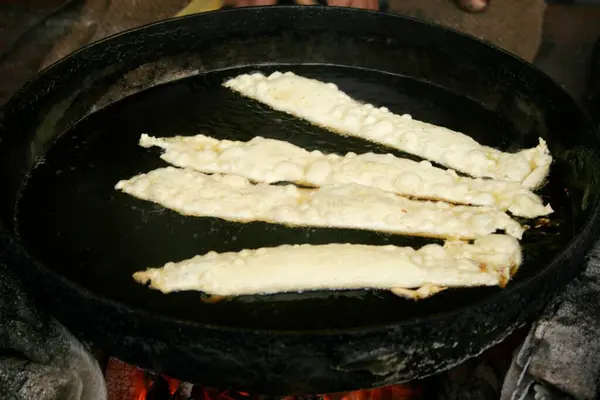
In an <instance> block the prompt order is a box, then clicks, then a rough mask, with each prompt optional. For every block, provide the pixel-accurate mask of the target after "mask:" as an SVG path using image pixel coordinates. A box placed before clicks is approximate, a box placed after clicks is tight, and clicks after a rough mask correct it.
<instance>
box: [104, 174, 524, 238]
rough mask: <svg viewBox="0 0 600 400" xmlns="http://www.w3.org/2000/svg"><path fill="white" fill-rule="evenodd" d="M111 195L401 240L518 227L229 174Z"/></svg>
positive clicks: (126, 188) (370, 193)
mask: <svg viewBox="0 0 600 400" xmlns="http://www.w3.org/2000/svg"><path fill="white" fill-rule="evenodd" d="M116 189H118V190H121V191H123V192H125V193H128V194H130V195H132V196H134V197H137V198H139V199H142V200H148V201H151V202H154V203H157V204H160V205H162V206H163V207H166V208H169V209H172V210H175V211H177V212H179V213H181V214H184V215H191V216H198V217H215V218H222V219H225V220H230V221H238V222H250V221H264V222H270V223H275V224H285V225H291V226H312V227H331V228H351V229H365V230H374V231H383V232H389V233H395V234H402V235H416V236H425V237H437V238H460V239H476V238H478V237H481V236H485V235H487V234H490V233H493V232H495V231H496V230H504V231H506V233H508V234H509V235H511V236H514V237H516V238H521V236H522V234H523V227H522V226H521V225H520V224H519V223H517V222H516V221H514V220H513V219H511V218H510V217H509V216H508V215H507V214H506V213H503V212H501V211H498V210H494V209H491V208H487V207H471V206H454V205H451V204H448V203H443V202H431V201H416V200H410V199H407V198H404V197H400V196H397V195H396V194H394V193H390V192H386V191H384V190H380V189H376V188H371V187H367V186H361V185H356V184H340V185H325V186H322V187H320V188H318V189H300V188H297V187H296V186H293V185H287V186H278V185H267V184H256V185H254V184H252V183H251V182H250V181H248V180H247V179H246V178H243V177H240V176H236V175H217V174H213V175H206V174H203V173H200V172H197V171H194V170H190V169H178V168H173V167H166V168H159V169H156V170H154V171H150V172H148V173H146V174H141V175H138V176H135V177H133V178H131V179H129V180H124V181H120V182H119V183H117V185H116Z"/></svg>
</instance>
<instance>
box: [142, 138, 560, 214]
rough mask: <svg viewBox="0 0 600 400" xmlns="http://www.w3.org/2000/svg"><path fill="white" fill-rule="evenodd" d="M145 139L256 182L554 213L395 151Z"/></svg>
mask: <svg viewBox="0 0 600 400" xmlns="http://www.w3.org/2000/svg"><path fill="white" fill-rule="evenodd" d="M139 143H140V145H141V146H143V147H152V146H158V147H160V148H162V149H164V150H165V152H164V153H163V154H162V155H161V158H162V159H164V160H165V161H167V162H168V163H170V164H173V165H175V166H177V167H182V168H192V169H195V170H197V171H200V172H207V173H222V174H235V175H240V176H243V177H245V178H248V179H250V180H252V181H254V182H265V183H273V182H283V181H287V182H295V183H299V184H303V185H308V186H322V185H329V184H338V183H356V184H360V185H365V186H372V187H375V188H379V189H383V190H386V191H389V192H394V193H398V194H401V195H405V196H412V197H417V198H424V199H435V200H443V201H449V202H452V203H458V204H471V205H478V206H489V207H493V208H496V209H499V210H502V211H506V210H508V211H510V212H511V213H512V214H513V215H517V216H520V217H527V218H534V217H539V216H541V215H548V214H550V213H552V207H550V205H546V206H544V204H543V203H542V200H541V198H540V197H539V196H537V195H536V194H534V193H533V192H531V191H530V190H528V189H526V188H524V187H523V186H522V185H521V184H519V183H518V182H511V181H497V180H492V179H480V178H467V177H462V176H459V175H457V174H456V172H455V171H453V170H444V169H441V168H437V167H434V166H433V165H431V163H430V162H429V161H421V162H416V161H413V160H409V159H406V158H398V157H395V156H394V155H392V154H374V153H366V154H359V155H357V154H354V153H348V154H346V155H345V156H343V157H341V156H338V155H336V154H327V155H326V154H323V153H321V152H320V151H318V150H315V151H312V152H309V151H307V150H305V149H303V148H301V147H298V146H295V145H293V144H291V143H288V142H284V141H281V140H274V139H265V138H262V137H255V138H253V139H252V140H250V141H248V142H240V141H231V140H217V139H215V138H212V137H209V136H205V135H196V136H176V137H170V138H155V137H152V136H148V135H146V134H142V135H141V137H140V142H139Z"/></svg>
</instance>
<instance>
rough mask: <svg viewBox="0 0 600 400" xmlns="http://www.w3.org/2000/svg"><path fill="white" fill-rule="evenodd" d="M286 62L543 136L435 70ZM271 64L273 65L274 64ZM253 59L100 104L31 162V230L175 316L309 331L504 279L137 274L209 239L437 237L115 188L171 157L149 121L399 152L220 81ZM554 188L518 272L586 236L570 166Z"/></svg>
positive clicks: (494, 132)
mask: <svg viewBox="0 0 600 400" xmlns="http://www.w3.org/2000/svg"><path fill="white" fill-rule="evenodd" d="M277 69H279V70H281V71H285V70H292V71H294V72H296V73H298V74H301V75H305V76H309V77H314V78H317V79H320V80H323V81H329V82H334V83H336V84H338V85H339V87H340V88H341V89H342V90H344V91H346V92H347V93H348V94H349V95H351V96H353V97H355V98H357V99H360V100H363V101H366V102H370V103H373V104H376V105H379V106H386V107H388V108H389V109H390V110H391V111H392V112H395V113H400V114H402V113H409V114H411V115H413V117H414V118H417V119H421V120H424V121H427V122H431V123H434V124H438V125H442V126H446V127H449V128H451V129H455V130H458V131H461V132H465V133H467V134H469V135H472V136H473V137H474V138H476V139H477V140H479V141H480V142H482V143H484V144H487V145H491V146H496V147H499V148H501V149H506V150H511V151H512V150H516V149H518V148H520V147H522V146H534V145H535V144H536V142H537V138H535V137H527V138H525V139H524V137H523V136H522V135H520V134H519V133H518V132H515V131H514V129H513V127H512V125H511V124H510V121H507V120H504V119H501V118H500V117H499V116H498V115H497V114H495V113H493V112H491V111H489V110H486V109H484V108H483V107H481V106H480V105H479V104H477V103H476V102H474V101H472V100H470V99H467V98H464V97H461V96H458V95H456V94H454V93H451V92H448V91H445V90H443V89H441V88H439V87H435V86H432V85H429V84H426V83H423V82H418V81H414V80H411V79H408V78H405V77H399V76H394V75H388V74H382V73H378V72H374V71H365V70H358V69H350V68H343V67H333V66H302V67H299V66H295V67H287V66H286V67H279V68H277ZM260 70H261V71H262V72H266V73H268V72H271V71H273V70H275V68H260ZM248 71H251V69H248V68H244V69H236V70H227V71H220V72H213V73H209V74H206V75H203V76H198V77H194V78H188V79H185V80H182V81H179V82H174V83H171V84H168V85H164V86H160V87H156V88H153V89H150V90H147V91H145V92H143V93H139V94H137V95H134V96H131V97H129V98H127V99H125V100H123V101H120V102H118V103H116V104H113V105H112V106H109V107H107V108H106V109H104V110H101V111H99V112H97V113H95V114H93V115H91V116H90V117H88V118H87V119H85V120H84V121H82V122H81V123H80V124H78V125H77V126H76V127H75V128H74V129H72V130H71V131H70V132H67V133H66V134H64V135H63V136H61V137H60V138H59V139H58V140H57V141H56V143H55V144H54V145H53V146H52V147H51V148H50V150H49V151H48V152H47V154H46V155H45V157H44V161H43V162H42V163H40V164H39V165H38V166H37V167H36V168H35V169H34V170H33V171H32V173H31V176H30V178H29V180H28V182H27V185H26V186H25V187H24V189H23V192H22V196H21V200H20V202H19V206H18V209H17V215H16V220H17V222H18V234H19V235H20V238H21V240H22V241H23V242H24V243H25V245H26V246H27V248H28V249H29V250H30V252H31V253H32V254H33V255H34V256H35V257H37V258H38V259H39V260H40V261H42V262H44V263H45V264H46V265H48V266H50V267H51V268H53V269H55V270H56V271H58V272H59V273H61V274H64V275H65V276H67V277H68V278H69V279H71V280H73V281H75V282H77V283H79V284H81V285H82V286H84V287H86V288H88V289H90V290H92V291H93V292H95V293H97V294H100V295H102V296H106V297H109V298H112V299H115V300H118V301H121V302H123V303H125V304H128V305H131V306H136V307H140V308H143V309H146V310H148V311H153V312H157V313H160V314H163V315H167V316H174V317H178V318H182V319H186V320H193V321H199V322H203V323H211V324H220V325H227V326H239V327H253V328H265V329H299V330H304V329H327V328H346V327H360V326H366V325H374V324H382V323H390V322H400V321H402V320H407V319H410V318H414V317H416V316H426V315H431V314H436V313H441V312H447V311H450V310H454V309H456V308H457V307H461V306H464V305H468V304H470V303H472V302H473V301H476V300H478V299H483V298H485V297H487V296H489V295H492V294H494V293H496V292H498V291H499V290H501V289H499V288H475V289H461V290H448V291H446V292H443V293H441V294H439V295H436V296H434V297H433V298H431V299H427V300H424V301H419V302H413V301H407V300H404V299H401V298H398V297H396V296H393V295H391V294H389V293H388V292H385V291H351V292H313V293H302V294H281V295H275V296H244V297H240V298H237V299H234V300H231V301H224V302H221V303H217V304H205V303H203V302H201V301H200V294H199V293H197V292H183V293H174V294H169V295H164V294H162V293H160V292H157V291H153V290H150V289H148V288H146V287H144V286H141V285H138V284H137V283H135V282H134V281H133V279H132V278H131V274H132V273H133V272H135V271H138V270H141V269H145V268H146V267H154V266H161V265H162V264H164V263H166V262H168V261H178V260H183V259H186V258H190V257H192V256H194V255H196V254H204V253H206V252H208V251H210V250H214V251H217V252H225V251H238V250H241V249H243V248H258V247H264V246H276V245H279V244H293V243H311V244H319V243H344V242H348V243H366V244H377V245H380V244H381V245H382V244H394V245H398V246H416V247H418V246H421V245H423V244H425V243H427V242H429V240H427V239H421V238H409V237H402V236H394V235H387V234H380V233H375V232H366V231H355V230H338V229H298V228H289V227H284V226H278V225H269V224H265V223H258V222H257V223H249V224H238V223H230V222H226V221H221V220H218V219H213V218H193V217H184V216H181V215H179V214H177V213H175V212H172V211H170V210H166V209H164V208H162V207H160V206H158V205H154V204H152V203H149V202H145V201H141V200H137V199H135V198H133V197H130V196H128V195H125V194H123V193H120V192H117V191H116V190H114V185H115V184H116V182H117V181H119V180H121V179H127V178H130V177H132V176H134V175H137V174H139V173H143V172H148V171H150V170H152V169H155V168H159V167H162V166H165V165H166V163H165V162H163V161H162V160H161V159H160V158H159V154H160V152H159V151H158V150H156V149H144V148H141V147H139V146H138V145H137V141H138V139H139V137H140V134H142V133H148V134H150V135H153V136H175V135H195V134H198V133H203V134H207V135H210V136H214V137H216V138H221V139H230V140H244V141H245V140H249V139H251V138H252V137H254V136H263V137H269V138H276V139H282V140H287V141H290V142H292V143H294V144H297V145H300V146H302V147H305V148H307V149H309V150H313V149H319V150H322V151H325V152H336V153H340V154H343V153H346V152H348V151H354V152H357V153H363V152H367V151H374V152H381V153H385V152H392V153H395V154H400V153H398V152H394V151H390V150H389V149H386V148H384V147H382V146H378V145H375V144H371V143H368V142H365V141H362V140H358V139H353V138H344V137H342V136H339V135H336V134H332V133H330V132H328V131H326V130H323V129H320V128H318V127H315V126H312V125H310V124H308V123H306V122H303V121H301V120H298V119H296V118H293V117H291V116H288V115H285V114H283V113H279V112H275V111H273V110H271V109H269V108H268V107H266V106H263V105H261V104H259V103H257V102H255V101H251V100H248V99H244V98H242V97H241V96H239V95H237V94H235V93H233V92H230V91H229V90H227V89H225V88H222V87H221V83H222V82H223V81H224V80H226V79H227V78H230V77H233V76H235V75H237V74H240V73H245V72H248ZM542 194H543V195H544V197H545V200H547V201H548V200H550V201H551V204H552V206H553V208H554V209H555V210H556V211H555V213H554V214H553V215H552V216H551V221H552V222H553V224H552V225H551V226H546V227H543V228H538V229H532V230H530V231H528V232H527V233H526V234H525V237H524V239H523V241H522V243H523V245H524V251H525V257H526V263H525V265H524V266H523V267H522V269H521V271H519V273H518V274H517V276H516V278H515V280H514V281H513V283H511V284H514V283H515V282H517V281H520V280H523V279H527V278H528V277H531V276H533V275H535V274H536V273H538V272H539V271H540V270H541V269H542V268H543V266H544V263H545V262H547V261H549V260H550V259H552V257H554V256H555V255H556V253H557V252H558V251H559V250H560V249H561V248H562V247H563V246H564V245H565V244H566V243H567V242H568V241H569V240H570V239H571V238H572V237H573V234H574V228H573V226H572V224H571V223H570V222H567V221H569V219H568V217H569V216H570V214H571V211H570V205H569V201H568V198H567V196H566V193H565V191H564V188H563V186H562V184H561V179H560V174H558V173H554V172H553V173H552V174H551V177H550V182H549V183H548V184H547V185H546V186H545V188H544V189H543V191H542ZM526 223H528V222H526ZM325 267H326V266H324V268H325ZM509 286H510V285H509Z"/></svg>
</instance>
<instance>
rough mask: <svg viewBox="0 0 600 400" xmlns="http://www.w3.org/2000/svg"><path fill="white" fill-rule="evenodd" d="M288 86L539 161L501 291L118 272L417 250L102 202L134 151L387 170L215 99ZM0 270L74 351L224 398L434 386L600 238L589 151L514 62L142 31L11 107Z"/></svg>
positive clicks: (572, 124)
mask: <svg viewBox="0 0 600 400" xmlns="http://www.w3.org/2000/svg"><path fill="white" fill-rule="evenodd" d="M252 70H260V71H265V72H269V71H273V70H292V71H295V72H298V73H301V74H304V75H307V76H312V77H317V78H319V79H323V80H327V81H333V82H336V83H337V84H339V86H340V87H341V88H342V89H343V90H345V91H347V92H348V93H350V94H351V95H353V96H355V97H357V98H359V99H362V100H365V101H368V102H373V103H376V104H379V105H382V106H387V107H389V108H390V109H391V110H393V111H396V112H408V113H411V114H412V115H413V116H414V117H416V118H419V119H423V120H426V121H429V122H432V123H436V124H440V125H445V126H448V127H450V128H454V129H457V130H460V131H463V132H466V133H468V134H470V135H472V136H473V137H475V138H476V139H478V140H480V141H481V142H483V143H486V144H489V145H492V146H497V147H499V148H502V149H506V150H517V149H519V148H522V147H526V146H533V145H535V143H536V140H537V137H538V136H541V137H543V138H545V139H546V140H547V141H548V144H549V146H550V149H551V151H552V153H553V155H554V156H555V157H556V162H555V164H554V165H553V167H552V173H551V176H550V179H549V182H548V184H547V185H546V186H545V187H544V189H543V191H542V194H543V196H544V198H545V199H546V200H548V201H550V202H551V203H552V206H553V207H554V208H555V210H556V212H555V214H553V216H552V218H551V221H552V223H551V224H550V225H549V226H545V227H542V228H532V229H531V230H530V231H528V233H527V234H526V235H525V238H524V240H523V245H524V249H525V254H526V263H525V265H524V266H523V268H522V269H521V271H520V272H519V273H518V275H517V276H516V278H515V279H514V281H512V282H511V283H510V284H509V285H508V287H507V288H505V289H499V288H486V289H469V290H448V291H446V292H444V293H441V294H439V295H437V296H435V297H433V298H431V299H428V300H424V301H420V302H411V301H407V300H403V299H400V298H397V297H394V296H392V295H391V294H389V293H386V292H380V291H353V292H340V293H330V292H319V293H310V294H302V295H298V294H287V295H278V296H270V297H267V296H253V297H252V296H248V297H242V298H238V299H234V300H231V301H225V302H221V303H217V304H206V303H203V302H202V301H200V295H199V294H198V293H194V292H188V293H178V294H172V295H163V294H160V293H158V292H155V291H151V290H149V289H147V288H146V287H143V286H140V285H137V284H136V283H134V281H133V280H132V279H131V273H132V272H134V271H136V270H138V269H140V268H144V267H146V266H148V265H159V264H162V263H164V262H166V261H169V260H178V259H183V258H188V257H191V256H193V255H195V254H199V253H204V252H206V251H208V250H217V251H227V250H239V249H242V248H248V247H249V248H255V247H259V246H269V245H276V244H282V243H301V242H302V243H327V242H340V241H341V242H353V243H373V244H386V243H394V244H398V245H419V244H421V243H422V241H420V240H415V239H410V238H403V237H395V236H390V235H382V234H374V233H367V232H357V231H350V230H348V231H346V230H327V229H291V228H285V227H280V226H268V225H266V224H262V223H251V224H245V225H243V224H234V223H226V222H223V221H219V220H216V219H201V218H186V217H182V216H180V215H177V214H176V213H173V212H170V211H167V210H164V209H162V208H161V207H158V206H155V205H152V204H150V203H146V202H142V201H139V200H136V199H133V198H130V197H128V196H126V195H124V194H122V193H118V192H116V191H115V190H113V186H114V184H115V183H116V182H117V181H118V180H120V179H123V178H128V177H130V176H133V175H135V174H138V173H140V172H145V171H149V170H150V169H152V168H155V167H159V166H161V165H163V162H162V161H160V160H159V158H158V153H157V152H154V151H149V150H147V149H142V148H140V147H138V146H137V145H136V142H137V140H138V137H139V135H140V134H141V133H143V132H147V133H151V134H153V135H157V136H169V135H193V134H197V133H200V132H204V133H208V134H210V135H213V136H216V137H219V138H229V139H244V140H246V139H249V138H251V137H252V136H254V135H262V136H265V137H274V138H283V139H285V140H289V141H291V142H293V143H297V144H299V145H302V146H305V147H307V148H310V149H316V148H319V149H322V150H326V151H333V152H346V151H355V152H364V151H367V150H372V151H379V152H381V151H388V150H387V149H384V148H382V147H378V146H375V145H371V144H368V143H365V142H362V141H360V140H351V139H344V138H341V137H339V136H336V135H332V134H329V133H327V132H324V131H323V130H321V129H318V128H316V127H313V126H310V125H309V124H306V123H303V122H301V121H298V120H296V119H294V118H291V117H289V116H286V115H283V114H281V113H277V112H273V111H271V110H269V109H268V108H267V107H264V106H261V105H259V104H257V103H255V102H252V101H249V100H245V99H242V98H241V97H239V96H237V95H235V94H233V93H230V92H228V91H227V90H225V89H223V88H221V87H220V83H221V82H222V81H223V80H224V79H226V78H227V77H231V76H233V75H235V74H239V73H242V72H245V71H252ZM3 112H4V115H3V118H2V125H1V131H0V140H1V142H0V187H1V188H2V196H1V198H0V201H1V203H0V206H1V207H0V212H1V214H0V215H1V223H2V225H3V228H2V229H3V236H2V237H3V243H2V253H1V255H2V261H3V262H5V263H7V264H9V265H10V267H12V268H14V270H15V271H17V272H18V273H19V274H20V276H21V277H22V279H23V280H24V281H25V282H26V283H27V284H28V285H29V287H30V288H31V291H32V293H33V294H34V295H36V297H37V299H38V300H39V302H40V304H41V305H42V306H44V307H45V308H46V309H47V310H48V311H49V312H51V313H52V314H53V315H55V316H56V317H58V318H59V319H60V320H61V321H62V322H63V323H64V324H65V325H67V326H68V327H69V328H70V329H71V330H72V331H73V332H74V333H76V334H77V335H79V336H80V337H82V338H83V339H86V340H88V341H89V342H91V343H92V344H93V345H94V346H97V347H100V348H102V349H104V350H106V351H107V352H109V353H110V354H112V355H114V356H116V357H118V358H121V359H123V360H124V361H127V362H129V363H132V364H136V365H140V366H142V367H146V368H150V369H152V370H154V371H156V372H164V373H166V374H168V375H171V376H173V377H176V378H179V379H183V380H186V381H192V382H197V383H202V384H205V385H208V386H213V387H218V388H224V389H225V388H233V389H243V390H246V391H251V392H253V393H260V394H285V395H288V394H298V393H319V392H333V391H343V390H351V389H359V388H368V387H375V386H382V385H387V384H392V383H398V382H402V381H407V380H411V379H414V378H418V377H423V376H426V375H429V374H433V373H436V372H438V371H441V370H443V369H445V368H448V367H450V366H452V365H454V364H456V363H458V362H460V361H462V360H463V359H464V358H466V357H469V356H473V355H475V354H477V353H479V352H481V351H482V350H483V349H485V348H487V347H489V346H490V345H492V344H494V343H496V342H498V341H499V340H501V339H503V338H504V337H505V336H506V335H507V334H508V333H509V332H510V331H511V330H513V329H514V328H515V327H517V326H519V325H521V324H523V323H524V322H526V321H527V320H528V319H530V318H532V317H533V316H535V315H536V313H537V312H538V311H539V310H540V309H541V308H542V307H543V306H544V304H545V303H546V302H547V300H548V299H549V297H550V296H551V295H552V294H553V293H555V291H557V290H558V289H559V288H561V287H562V286H563V285H564V284H566V283H567V282H568V281H569V280H570V279H571V278H572V277H573V276H574V275H575V274H576V273H577V272H578V268H579V265H580V263H581V261H582V259H583V256H584V254H585V251H586V250H587V249H588V247H589V246H590V244H591V242H592V241H593V240H594V239H595V232H596V229H595V228H596V222H597V219H598V209H597V196H598V191H597V188H598V185H597V168H598V167H600V161H599V159H598V155H597V154H598V153H597V152H598V150H599V149H600V145H599V141H598V136H597V133H596V131H595V129H594V127H593V125H592V124H591V123H590V122H589V121H588V119H587V118H586V117H585V115H584V113H583V112H582V111H581V110H580V109H579V108H578V107H577V106H576V105H575V103H574V102H573V101H572V99H571V98H570V97H569V96H568V95H567V94H565V92H564V91H563V90H561V88H560V87H558V86H557V85H556V84H554V83H553V82H552V81H551V80H550V79H549V78H548V77H546V76H545V75H544V74H542V73H541V72H539V71H538V70H536V69H535V68H533V67H531V66H529V65H528V64H526V63H525V62H523V61H521V60H519V59H517V58H515V57H512V56H510V55H509V54H507V53H505V52H503V51H501V50H498V49H495V48H493V47H490V46H488V45H485V44H483V43H481V42H478V41H476V40H474V39H471V38H469V37H466V36H463V35H461V34H458V33H455V32H452V31H449V30H447V29H444V28H441V27H438V26H434V25H430V24H426V23H423V22H419V21H416V20H412V19H408V18H404V17H401V16H395V15H388V14H381V13H375V12H366V11H359V10H351V9H335V8H317V7H307V8H300V7H273V8H252V9H236V10H228V11H220V12H214V13H208V14H204V15H196V16H191V17H186V18H181V19H176V20H170V21H165V22H161V23H158V24H154V25H151V26H148V27H144V28H141V29H137V30H133V31H130V32H127V33H124V34H120V35H117V36H115V37H112V38H110V39H107V40H103V41H101V42H99V43H96V44H94V45H92V46H89V47H87V48H85V49H83V50H81V51H78V52H77V53H75V54H73V55H72V56H70V57H68V58H67V59H65V60H63V61H61V62H60V63H58V64H56V65H54V66H52V67H51V68H49V69H48V70H46V71H44V72H43V73H42V74H40V75H39V76H38V77H37V78H36V79H34V80H33V81H31V82H30V83H29V84H28V85H26V86H25V87H24V88H23V89H22V90H21V91H19V92H18V93H17V94H16V95H15V96H14V98H13V99H12V100H11V101H10V102H9V103H8V104H7V105H6V107H5V108H4V111H3Z"/></svg>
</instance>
